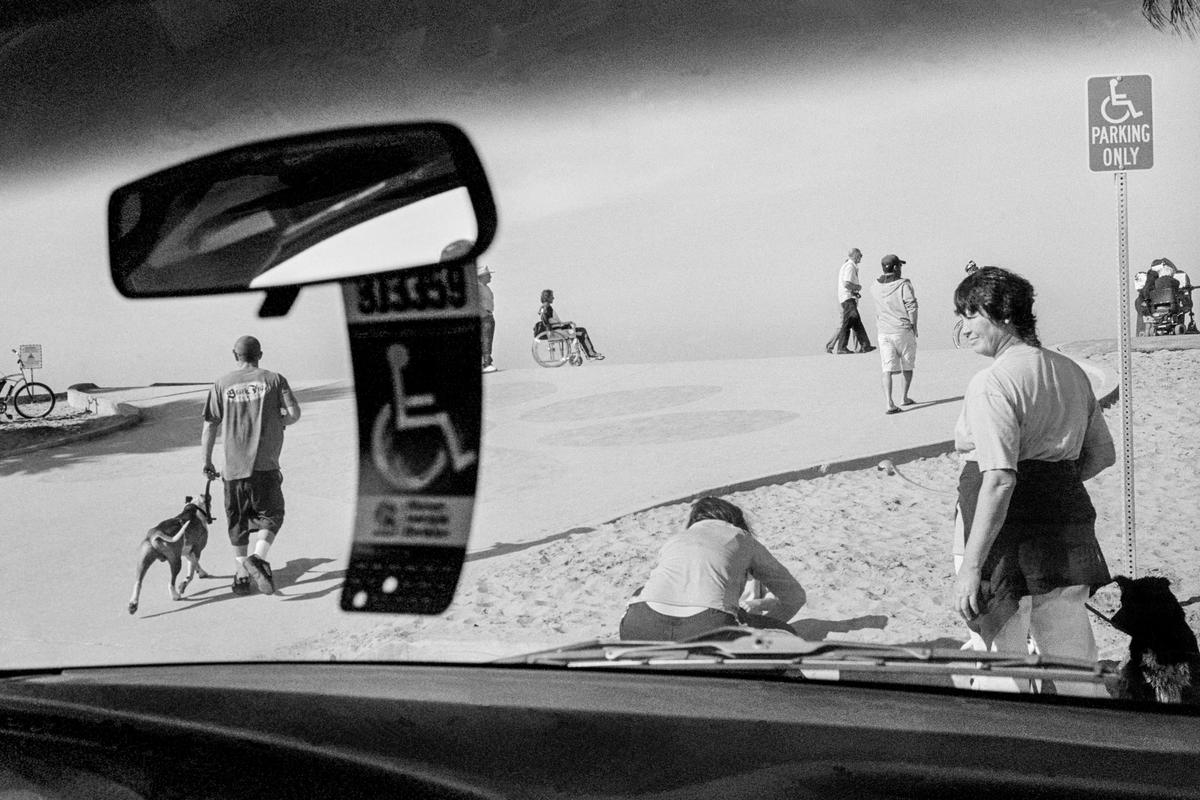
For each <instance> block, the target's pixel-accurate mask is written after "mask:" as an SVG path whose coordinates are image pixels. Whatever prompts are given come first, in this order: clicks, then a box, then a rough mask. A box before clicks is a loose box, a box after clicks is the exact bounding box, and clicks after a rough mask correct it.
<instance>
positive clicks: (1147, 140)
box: [1087, 75, 1154, 172]
mask: <svg viewBox="0 0 1200 800" xmlns="http://www.w3.org/2000/svg"><path fill="white" fill-rule="evenodd" d="M1087 110H1088V166H1089V167H1091V170H1092V172H1124V171H1126V170H1133V169H1150V168H1151V167H1153V166H1154V111H1153V107H1152V105H1151V102H1150V76H1149V75H1101V76H1096V77H1092V78H1088V81H1087Z"/></svg>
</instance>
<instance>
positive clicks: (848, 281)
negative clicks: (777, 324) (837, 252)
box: [825, 247, 875, 355]
mask: <svg viewBox="0 0 1200 800" xmlns="http://www.w3.org/2000/svg"><path fill="white" fill-rule="evenodd" d="M861 260H862V251H861V250H859V249H858V248H857V247H855V248H853V249H852V250H851V251H850V252H849V254H847V256H846V260H845V261H843V262H842V266H841V268H840V269H839V270H838V281H837V293H838V303H840V304H841V307H842V325H841V327H840V328H839V329H838V334H837V341H836V342H835V343H834V344H835V346H836V348H837V349H836V350H832V349H830V348H829V346H828V345H826V348H825V349H826V352H833V353H837V354H838V355H844V354H846V353H850V352H851V351H850V349H849V348H847V347H846V345H847V344H849V341H850V332H851V331H853V332H854V336H855V338H857V339H858V343H859V345H860V347H861V349H860V350H859V351H858V352H860V353H869V352H871V351H872V350H874V349H875V348H874V347H872V346H871V341H870V340H869V339H868V338H867V331H866V329H865V328H863V324H862V318H861V317H860V316H859V315H858V298H859V297H860V296H861V292H862V285H861V284H860V283H859V282H858V262H859V261H861Z"/></svg>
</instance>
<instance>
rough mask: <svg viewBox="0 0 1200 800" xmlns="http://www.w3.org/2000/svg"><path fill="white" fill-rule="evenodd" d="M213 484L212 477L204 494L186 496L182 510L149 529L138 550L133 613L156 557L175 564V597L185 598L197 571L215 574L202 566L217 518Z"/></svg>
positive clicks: (172, 584) (131, 606) (200, 573)
mask: <svg viewBox="0 0 1200 800" xmlns="http://www.w3.org/2000/svg"><path fill="white" fill-rule="evenodd" d="M211 485H212V481H211V480H210V481H209V482H208V483H207V484H205V486H204V494H202V495H200V497H197V498H193V497H191V496H190V495H189V496H187V497H185V498H183V501H184V506H183V510H182V511H180V512H179V513H178V514H176V515H175V516H173V517H170V518H168V519H164V520H163V521H162V522H160V523H158V524H157V525H155V526H154V527H153V528H151V529H150V530H148V531H146V536H145V538H144V539H142V544H141V547H140V548H139V550H138V558H137V567H136V569H135V571H134V581H133V596H132V597H130V598H129V613H130V614H133V613H135V612H137V609H138V598H139V597H140V596H141V594H142V578H144V577H145V576H146V570H147V569H149V568H150V565H151V564H153V563H154V562H155V561H166V562H167V563H168V564H169V565H170V566H171V582H170V584H169V586H170V589H171V599H172V600H181V599H183V591H184V589H186V588H187V586H188V584H189V583H191V582H192V578H195V577H196V576H197V575H199V576H200V577H201V578H208V577H211V576H210V575H209V574H208V573H207V572H205V571H204V568H203V567H201V566H200V554H201V553H202V552H203V551H204V547H205V545H207V544H208V525H209V523H211V522H212V521H213V516H212V494H211V493H210V492H209V487H210V486H211ZM184 559H187V562H188V572H187V575H186V576H185V577H184V579H183V581H181V582H180V584H179V586H178V588H176V586H175V579H176V578H178V577H179V570H180V569H181V567H182V566H183V561H184Z"/></svg>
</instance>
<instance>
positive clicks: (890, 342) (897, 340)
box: [879, 331, 917, 372]
mask: <svg viewBox="0 0 1200 800" xmlns="http://www.w3.org/2000/svg"><path fill="white" fill-rule="evenodd" d="M879 358H880V360H882V361H883V371H884V372H911V371H912V369H913V367H915V366H916V365H917V335H916V334H915V333H913V332H912V331H905V332H904V333H881V334H879Z"/></svg>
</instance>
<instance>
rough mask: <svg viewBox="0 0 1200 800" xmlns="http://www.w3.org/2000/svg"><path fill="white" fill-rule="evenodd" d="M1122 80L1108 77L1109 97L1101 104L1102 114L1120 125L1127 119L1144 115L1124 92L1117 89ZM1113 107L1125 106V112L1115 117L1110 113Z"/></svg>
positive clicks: (1111, 121)
mask: <svg viewBox="0 0 1200 800" xmlns="http://www.w3.org/2000/svg"><path fill="white" fill-rule="evenodd" d="M1120 82H1121V80H1120V78H1109V79H1108V97H1106V98H1104V102H1102V103H1101V104H1100V115H1101V116H1102V117H1104V118H1105V119H1106V120H1108V121H1109V123H1110V124H1112V125H1120V124H1121V123H1122V122H1124V121H1125V120H1127V119H1137V118H1138V117H1140V116H1142V112H1141V111H1138V110H1137V109H1136V108H1134V107H1133V101H1132V100H1130V99H1129V97H1128V96H1127V95H1126V94H1125V93H1124V92H1118V91H1117V84H1118V83H1120ZM1113 108H1123V109H1125V113H1124V114H1122V115H1121V116H1119V117H1113V115H1112V114H1111V113H1110V111H1111V109H1113Z"/></svg>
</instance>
